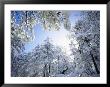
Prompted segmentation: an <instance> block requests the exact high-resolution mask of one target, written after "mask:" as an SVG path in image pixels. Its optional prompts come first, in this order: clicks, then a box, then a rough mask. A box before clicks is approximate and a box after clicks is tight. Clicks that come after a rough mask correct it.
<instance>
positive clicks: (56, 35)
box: [25, 11, 79, 55]
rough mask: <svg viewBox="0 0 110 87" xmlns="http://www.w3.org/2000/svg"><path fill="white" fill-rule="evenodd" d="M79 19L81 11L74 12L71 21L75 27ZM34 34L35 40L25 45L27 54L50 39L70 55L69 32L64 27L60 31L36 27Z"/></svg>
mask: <svg viewBox="0 0 110 87" xmlns="http://www.w3.org/2000/svg"><path fill="white" fill-rule="evenodd" d="M78 19H79V11H73V12H71V14H70V21H71V23H72V24H73V25H74V23H75V22H76V21H77V20H78ZM34 34H35V39H34V40H33V41H32V42H29V43H27V44H26V45H25V48H26V50H25V52H30V51H31V50H32V49H34V48H35V47H36V46H37V45H38V44H41V43H43V41H44V40H45V39H46V38H47V37H49V38H50V39H51V40H52V43H53V44H54V45H57V46H60V47H62V49H63V50H64V51H66V53H67V54H68V55H69V54H70V53H71V52H70V48H69V43H70V42H69V39H68V37H67V35H68V34H69V32H68V31H67V30H66V29H64V28H63V27H62V28H61V29H60V30H59V31H46V30H44V29H42V27H41V26H40V25H36V26H35V27H34Z"/></svg>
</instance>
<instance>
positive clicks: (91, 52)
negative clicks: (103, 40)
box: [71, 11, 100, 76]
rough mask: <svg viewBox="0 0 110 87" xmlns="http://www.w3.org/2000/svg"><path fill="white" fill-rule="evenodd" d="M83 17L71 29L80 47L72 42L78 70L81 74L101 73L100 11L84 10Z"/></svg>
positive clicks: (93, 74)
mask: <svg viewBox="0 0 110 87" xmlns="http://www.w3.org/2000/svg"><path fill="white" fill-rule="evenodd" d="M81 15H82V18H81V19H80V20H78V21H77V23H76V24H75V27H73V29H72V30H71V33H72V34H71V37H72V39H76V40H77V43H78V45H79V46H78V48H75V46H74V40H73V41H72V44H71V48H72V49H71V50H72V53H73V55H74V57H75V61H76V71H77V72H79V71H80V72H79V75H80V76H95V75H99V74H100V12H99V11H83V12H82V14H81Z"/></svg>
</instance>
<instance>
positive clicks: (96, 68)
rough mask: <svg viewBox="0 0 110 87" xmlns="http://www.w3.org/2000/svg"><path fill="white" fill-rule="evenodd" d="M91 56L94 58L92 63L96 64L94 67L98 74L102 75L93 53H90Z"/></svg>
mask: <svg viewBox="0 0 110 87" xmlns="http://www.w3.org/2000/svg"><path fill="white" fill-rule="evenodd" d="M90 55H91V57H92V61H93V64H94V67H95V70H96V72H97V74H100V71H99V70H98V67H97V64H96V62H95V58H94V56H93V54H92V53H91V52H90Z"/></svg>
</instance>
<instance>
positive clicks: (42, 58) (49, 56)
mask: <svg viewBox="0 0 110 87" xmlns="http://www.w3.org/2000/svg"><path fill="white" fill-rule="evenodd" d="M28 55H31V56H29V57H28V63H27V66H26V67H25V66H24V67H25V72H26V73H27V76H31V77H32V76H34V77H35V76H36V77H38V76H40V77H49V76H51V77H52V76H53V77H54V76H56V75H58V74H66V71H67V70H68V61H67V58H68V57H67V56H66V54H65V53H64V52H62V50H61V48H59V47H55V46H54V45H52V43H51V42H50V39H49V38H47V39H46V40H45V41H44V43H43V44H41V45H38V46H36V47H35V49H34V50H33V51H32V52H31V53H29V54H28ZM28 55H27V56H28Z"/></svg>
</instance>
